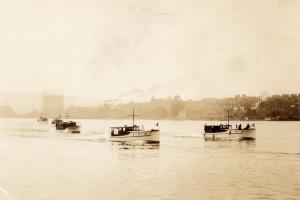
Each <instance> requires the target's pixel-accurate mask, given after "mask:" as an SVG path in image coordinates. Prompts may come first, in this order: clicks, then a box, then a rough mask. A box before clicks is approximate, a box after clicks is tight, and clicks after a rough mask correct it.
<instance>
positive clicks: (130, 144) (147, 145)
mask: <svg viewBox="0 0 300 200" xmlns="http://www.w3.org/2000/svg"><path fill="white" fill-rule="evenodd" d="M111 145H112V146H116V147H118V149H122V150H126V149H159V147H160V143H159V142H152V141H151V142H150V141H143V142H137V141H126V142H113V141H111Z"/></svg>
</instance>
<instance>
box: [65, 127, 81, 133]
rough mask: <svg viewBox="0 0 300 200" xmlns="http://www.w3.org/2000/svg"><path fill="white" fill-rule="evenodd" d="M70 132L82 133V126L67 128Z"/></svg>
mask: <svg viewBox="0 0 300 200" xmlns="http://www.w3.org/2000/svg"><path fill="white" fill-rule="evenodd" d="M65 130H66V131H67V132H69V133H80V127H79V126H78V127H68V128H66V129H65Z"/></svg>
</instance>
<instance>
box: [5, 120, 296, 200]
mask: <svg viewBox="0 0 300 200" xmlns="http://www.w3.org/2000/svg"><path fill="white" fill-rule="evenodd" d="M126 122H127V121H126V120H124V121H119V120H80V123H81V125H82V129H81V131H82V133H81V134H75V135H73V134H68V133H64V132H59V131H56V130H55V128H54V127H53V126H52V125H51V124H39V123H37V122H36V120H35V119H34V120H33V119H0V199H1V198H4V197H3V196H9V197H12V198H11V199H15V200H21V199H22V200H44V199H48V200H52V199H53V200H55V199H72V200H80V199H89V200H99V199H116V200H118V199H146V200H148V199H204V200H205V199H297V198H298V199H299V198H300V170H299V162H300V145H299V144H300V134H299V130H300V123H299V122H257V123H256V129H257V132H256V140H243V141H238V140H215V141H212V140H204V138H203V125H204V123H205V122H200V121H162V122H160V123H159V124H160V130H161V132H160V133H161V135H160V143H159V144H149V143H144V142H111V141H108V140H107V139H106V138H107V136H108V128H109V127H110V126H118V125H120V124H121V125H122V124H126ZM140 122H141V124H143V125H144V126H145V128H147V126H148V127H151V126H152V125H153V121H150V120H149V121H148V120H145V121H140ZM1 188H3V190H1ZM4 189H5V190H4ZM3 191H5V195H4V193H3ZM1 195H2V196H1ZM4 199H5V198H4Z"/></svg>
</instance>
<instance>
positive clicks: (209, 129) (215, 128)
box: [204, 124, 231, 133]
mask: <svg viewBox="0 0 300 200" xmlns="http://www.w3.org/2000/svg"><path fill="white" fill-rule="evenodd" d="M228 129H231V125H230V124H220V125H204V131H205V133H218V132H225V131H227V130H228Z"/></svg>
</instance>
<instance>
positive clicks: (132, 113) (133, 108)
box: [132, 108, 134, 126]
mask: <svg viewBox="0 0 300 200" xmlns="http://www.w3.org/2000/svg"><path fill="white" fill-rule="evenodd" d="M132 126H134V108H133V109H132Z"/></svg>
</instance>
